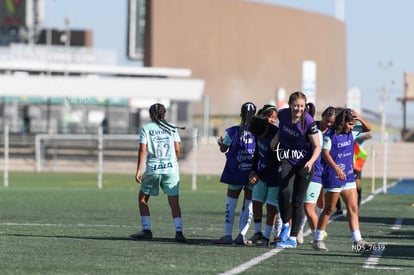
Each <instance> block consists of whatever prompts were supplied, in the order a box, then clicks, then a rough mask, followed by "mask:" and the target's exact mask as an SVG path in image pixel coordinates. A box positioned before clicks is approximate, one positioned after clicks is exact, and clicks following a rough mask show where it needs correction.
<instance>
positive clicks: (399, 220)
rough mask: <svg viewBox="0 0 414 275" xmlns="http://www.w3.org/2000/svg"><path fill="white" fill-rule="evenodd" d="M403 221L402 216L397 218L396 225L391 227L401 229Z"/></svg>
mask: <svg viewBox="0 0 414 275" xmlns="http://www.w3.org/2000/svg"><path fill="white" fill-rule="evenodd" d="M402 222H403V219H401V218H398V219H396V220H395V223H394V225H393V226H391V229H394V230H399V229H401V225H402Z"/></svg>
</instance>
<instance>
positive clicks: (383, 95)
mask: <svg viewBox="0 0 414 275" xmlns="http://www.w3.org/2000/svg"><path fill="white" fill-rule="evenodd" d="M392 65H393V64H392V61H388V63H386V64H384V63H382V62H378V66H379V67H380V68H381V69H382V70H383V71H384V84H383V87H382V92H381V142H382V144H383V146H384V152H383V158H384V163H383V177H382V189H383V192H384V194H386V193H387V162H388V159H387V158H388V143H387V142H388V133H387V131H386V129H385V125H386V119H387V116H386V115H387V113H386V108H385V105H386V100H387V94H388V90H387V78H386V73H387V71H388V70H389V69H390V68H391V67H392Z"/></svg>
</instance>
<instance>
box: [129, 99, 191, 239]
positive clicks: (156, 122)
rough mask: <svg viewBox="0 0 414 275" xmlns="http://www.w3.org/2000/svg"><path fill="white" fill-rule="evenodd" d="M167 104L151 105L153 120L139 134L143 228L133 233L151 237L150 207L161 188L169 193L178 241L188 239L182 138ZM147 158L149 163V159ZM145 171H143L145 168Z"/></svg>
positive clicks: (137, 172) (140, 206)
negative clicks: (167, 115) (168, 116)
mask: <svg viewBox="0 0 414 275" xmlns="http://www.w3.org/2000/svg"><path fill="white" fill-rule="evenodd" d="M165 113H166V109H165V107H164V105H162V104H159V103H156V104H154V105H151V107H150V109H149V114H150V117H151V122H149V123H147V124H145V125H144V126H143V127H142V129H141V132H140V135H139V151H138V163H137V171H136V175H135V180H136V182H137V183H139V184H141V189H140V191H139V195H138V205H139V212H140V214H141V225H142V231H140V232H137V233H135V234H132V235H131V236H130V237H131V238H133V239H135V240H151V239H152V231H151V217H150V211H149V206H148V201H149V198H150V196H158V194H159V189H160V187H161V189H162V191H163V192H164V193H165V194H167V196H168V204H169V205H170V207H171V212H172V217H173V220H174V226H175V231H176V234H175V240H176V241H177V242H188V241H187V239H186V238H185V237H184V235H183V233H182V231H183V222H182V218H181V208H180V204H179V185H180V174H179V169H178V157H179V155H180V143H181V139H180V136H179V134H178V131H177V127H176V126H175V125H172V124H170V123H169V122H167V121H166V120H165ZM145 157H146V162H145ZM144 162H145V172H144V173H142V170H143V169H144Z"/></svg>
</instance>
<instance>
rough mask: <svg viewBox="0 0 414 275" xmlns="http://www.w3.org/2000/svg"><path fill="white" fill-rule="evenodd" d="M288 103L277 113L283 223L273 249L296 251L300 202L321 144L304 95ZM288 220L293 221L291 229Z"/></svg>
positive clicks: (301, 211) (293, 97) (300, 209)
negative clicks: (287, 105)
mask: <svg viewBox="0 0 414 275" xmlns="http://www.w3.org/2000/svg"><path fill="white" fill-rule="evenodd" d="M288 104H289V108H286V109H282V110H279V113H278V119H279V132H278V134H277V136H278V138H277V139H276V143H275V144H274V148H275V150H276V153H277V158H278V160H279V161H280V167H279V176H280V187H279V207H280V214H281V216H282V220H283V226H282V231H281V232H280V235H279V241H278V242H276V247H286V248H295V247H296V246H297V241H296V237H297V235H298V232H299V230H300V224H301V221H302V219H303V216H304V210H303V200H304V197H305V194H306V190H307V189H308V185H309V182H310V179H311V177H312V171H313V164H314V162H315V161H316V160H317V158H318V156H319V155H320V152H321V145H320V142H319V138H318V128H317V126H316V124H315V121H314V119H313V117H312V116H311V115H310V114H309V113H308V112H306V96H305V94H304V93H302V92H294V93H292V94H291V95H290V96H289V101H288ZM290 198H291V202H292V203H291V204H290ZM290 205H291V206H292V208H290ZM291 209H292V210H291ZM289 220H292V229H291V227H290V224H289ZM289 231H291V232H290V237H289Z"/></svg>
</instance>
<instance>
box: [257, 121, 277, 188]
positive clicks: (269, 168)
mask: <svg viewBox="0 0 414 275" xmlns="http://www.w3.org/2000/svg"><path fill="white" fill-rule="evenodd" d="M278 130H279V128H278V127H276V126H275V125H272V124H270V123H269V133H268V134H267V136H266V137H263V138H258V139H257V142H256V150H257V154H258V157H259V164H258V169H257V170H258V171H257V172H256V173H257V175H258V176H259V177H260V179H261V180H262V181H264V182H265V183H266V184H267V186H279V181H278V176H277V167H276V156H275V154H274V151H273V150H272V148H271V146H270V143H271V141H272V139H273V137H274V136H275V135H276V133H277V131H278Z"/></svg>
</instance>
